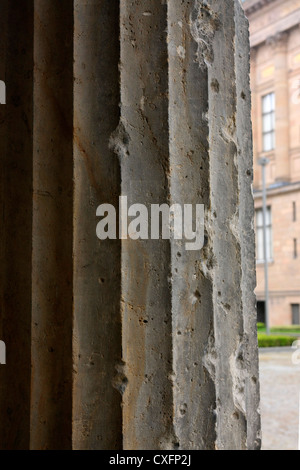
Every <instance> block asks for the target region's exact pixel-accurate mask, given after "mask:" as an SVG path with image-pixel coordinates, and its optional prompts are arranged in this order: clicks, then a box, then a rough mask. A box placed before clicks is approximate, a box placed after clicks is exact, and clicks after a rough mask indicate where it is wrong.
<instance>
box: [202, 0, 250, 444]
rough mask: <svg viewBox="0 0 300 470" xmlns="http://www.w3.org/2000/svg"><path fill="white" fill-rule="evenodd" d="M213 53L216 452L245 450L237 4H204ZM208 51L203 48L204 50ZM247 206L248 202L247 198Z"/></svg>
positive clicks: (215, 1)
mask: <svg viewBox="0 0 300 470" xmlns="http://www.w3.org/2000/svg"><path fill="white" fill-rule="evenodd" d="M206 8H207V13H206V14H207V15H208V16H209V18H210V22H209V31H211V34H212V39H211V44H212V50H211V54H210V55H209V56H208V57H206V60H208V61H209V62H210V66H209V75H208V80H209V83H210V85H212V83H213V82H214V81H217V82H218V84H219V87H217V88H218V90H217V92H216V91H215V90H213V88H212V87H211V88H210V93H209V118H208V119H209V124H210V173H211V175H210V181H211V211H212V214H213V216H212V237H213V253H214V268H213V273H212V274H213V289H214V292H213V299H214V300H213V303H214V317H215V319H214V323H215V353H216V378H215V380H216V390H217V409H216V412H217V448H218V449H220V450H221V449H233V450H238V449H240V450H242V449H245V448H246V438H247V423H246V405H245V376H246V374H247V370H246V368H245V362H244V354H245V351H244V348H245V338H244V322H243V302H242V300H243V299H242V279H241V277H242V270H241V262H242V255H243V254H242V253H241V240H240V226H239V220H240V219H239V204H240V197H241V195H240V192H239V185H238V168H239V163H240V162H239V156H238V154H237V151H238V149H237V126H239V125H240V123H239V122H237V116H236V112H237V101H238V100H239V99H241V98H240V97H237V89H236V82H237V80H239V79H240V77H239V76H238V77H236V76H235V34H236V30H235V28H236V25H235V20H234V8H235V0H228V1H226V2H220V1H219V0H210V1H209V2H207V7H206ZM204 51H206V48H205V50H204ZM249 202H251V201H250V200H249Z"/></svg>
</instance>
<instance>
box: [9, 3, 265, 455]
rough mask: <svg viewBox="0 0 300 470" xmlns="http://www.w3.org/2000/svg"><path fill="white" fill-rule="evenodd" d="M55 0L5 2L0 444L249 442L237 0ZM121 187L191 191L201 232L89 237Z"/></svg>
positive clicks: (251, 261) (254, 403) (251, 353)
mask: <svg viewBox="0 0 300 470" xmlns="http://www.w3.org/2000/svg"><path fill="white" fill-rule="evenodd" d="M54 4H55V5H54V6H53V2H52V1H51V2H50V1H48V0H45V1H44V2H28V3H27V7H26V9H25V10H24V8H23V5H22V6H21V4H19V3H18V2H17V3H16V5H15V4H14V7H12V6H11V5H10V4H9V2H3V7H4V8H3V16H2V17H1V18H0V23H1V25H2V22H3V28H2V29H1V33H0V58H2V59H3V60H2V61H1V64H0V73H1V74H3V75H2V76H0V80H4V81H5V82H6V85H7V104H6V105H5V108H4V107H1V108H0V112H1V120H0V140H1V142H0V146H1V157H0V162H1V166H0V169H1V174H0V176H1V196H0V203H1V213H2V214H3V224H2V225H1V245H0V262H1V270H0V280H1V283H0V294H1V297H0V298H1V305H0V306H1V311H0V340H3V341H5V343H6V348H7V349H6V353H7V364H6V365H5V366H4V365H3V366H0V410H1V416H2V418H1V423H0V447H1V448H3V449H20V448H24V449H27V448H31V449H68V448H73V449H111V450H113V449H128V450H129V449H130V450H131V449H132V450H140V449H157V450H160V449H162V450H176V449H181V450H192V449H198V450H200V449H257V448H259V446H260V420H259V412H258V408H259V391H258V357H257V339H256V312H255V298H254V294H253V291H254V287H255V254H254V233H253V228H252V226H253V214H254V208H253V200H252V194H251V183H252V141H251V138H252V136H251V125H250V91H249V43H248V27H247V21H246V19H245V17H244V14H243V11H242V8H241V6H240V3H239V1H238V0H228V1H226V2H220V1H219V0H208V1H201V0H194V1H193V2H189V1H179V0H168V1H160V2H159V1H157V0H144V1H140V0H132V1H127V0H124V1H121V2H116V1H113V2H112V1H111V0H104V1H100V0H96V1H95V0H87V1H85V2H82V1H79V0H78V1H75V2H71V1H69V0H67V1H66V2H58V1H56V0H55V1H54ZM21 7H22V8H21ZM5 24H7V28H5V27H4V25H5ZM23 26H24V27H23ZM120 195H122V196H123V197H125V196H126V197H127V204H128V207H129V206H131V205H133V204H143V205H145V206H146V207H147V208H148V210H150V206H151V204H159V205H162V204H169V205H171V204H177V203H178V204H181V205H184V204H193V205H196V204H202V205H204V207H205V220H204V228H205V233H204V246H203V248H201V249H198V250H195V251H188V250H187V249H186V245H185V243H186V240H183V241H181V240H174V239H171V240H165V239H159V240H154V239H152V240H133V239H130V238H127V239H125V238H124V239H122V240H119V239H116V240H109V239H107V240H98V239H97V237H96V225H97V223H98V221H99V220H98V219H97V217H96V210H97V207H98V206H99V205H100V204H104V203H105V204H111V205H113V206H114V207H115V208H116V209H118V205H119V196H120ZM149 232H150V227H149Z"/></svg>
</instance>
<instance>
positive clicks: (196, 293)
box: [194, 290, 201, 300]
mask: <svg viewBox="0 0 300 470" xmlns="http://www.w3.org/2000/svg"><path fill="white" fill-rule="evenodd" d="M194 296H195V297H196V299H197V300H200V299H201V294H200V292H199V291H198V290H196V291H195V292H194Z"/></svg>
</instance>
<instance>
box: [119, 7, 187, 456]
mask: <svg viewBox="0 0 300 470" xmlns="http://www.w3.org/2000/svg"><path fill="white" fill-rule="evenodd" d="M166 29H167V5H166V2H157V0H145V1H143V2H140V1H138V0H134V1H132V2H121V97H122V99H121V103H122V105H121V123H120V126H119V132H118V133H116V135H115V139H114V143H115V146H116V148H117V149H118V151H119V158H120V161H121V171H122V194H123V196H127V197H128V206H131V205H132V204H135V203H142V204H145V205H146V206H147V207H148V209H149V210H150V204H151V203H153V204H163V203H168V202H169V182H168V177H169V174H168V172H169V133H168V47H167V33H166ZM149 231H150V227H149ZM170 264H171V253H170V242H169V240H145V241H144V240H138V241H134V240H123V243H122V315H123V360H124V371H125V375H126V380H127V386H126V388H125V391H124V394H123V420H124V423H123V434H124V448H125V449H173V448H177V447H178V442H177V439H176V437H175V436H174V433H173V400H172V337H171V333H172V318H171V284H170V272H171V266H170Z"/></svg>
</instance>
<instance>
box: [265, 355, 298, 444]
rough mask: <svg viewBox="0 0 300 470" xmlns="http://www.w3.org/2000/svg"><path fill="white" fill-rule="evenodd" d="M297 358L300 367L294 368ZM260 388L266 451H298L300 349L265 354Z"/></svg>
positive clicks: (296, 365)
mask: <svg viewBox="0 0 300 470" xmlns="http://www.w3.org/2000/svg"><path fill="white" fill-rule="evenodd" d="M293 354H296V356H294V359H296V361H297V362H299V364H293ZM294 362H295V361H294ZM260 384H261V385H260V386H261V414H262V449H263V450H297V449H298V429H299V396H300V349H299V350H295V349H294V350H293V349H291V348H274V349H271V350H270V349H268V350H265V351H262V350H261V351H260Z"/></svg>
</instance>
